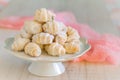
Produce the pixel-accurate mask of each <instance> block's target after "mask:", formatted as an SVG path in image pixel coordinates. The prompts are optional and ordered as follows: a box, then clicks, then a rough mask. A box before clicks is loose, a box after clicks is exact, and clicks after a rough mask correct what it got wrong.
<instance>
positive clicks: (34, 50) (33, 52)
mask: <svg viewBox="0 0 120 80" xmlns="http://www.w3.org/2000/svg"><path fill="white" fill-rule="evenodd" d="M24 51H25V54H28V55H30V56H33V57H37V56H40V55H41V48H40V47H39V45H37V44H36V43H33V42H30V43H28V44H27V45H26V46H25V49H24Z"/></svg>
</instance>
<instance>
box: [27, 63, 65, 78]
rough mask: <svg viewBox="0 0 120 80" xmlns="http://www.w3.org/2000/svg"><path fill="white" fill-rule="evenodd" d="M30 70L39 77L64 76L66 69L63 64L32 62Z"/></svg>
mask: <svg viewBox="0 0 120 80" xmlns="http://www.w3.org/2000/svg"><path fill="white" fill-rule="evenodd" d="M28 70H29V72H30V73H32V74H35V75H37V76H56V75H59V74H62V73H63V72H64V71H65V67H64V65H63V64H62V62H32V63H31V64H30V66H29V67H28Z"/></svg>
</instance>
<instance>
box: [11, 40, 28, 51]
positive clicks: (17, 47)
mask: <svg viewBox="0 0 120 80" xmlns="http://www.w3.org/2000/svg"><path fill="white" fill-rule="evenodd" d="M28 42H30V40H29V39H26V38H17V39H15V40H14V42H13V44H12V46H11V47H12V50H14V51H22V50H24V47H25V45H26V44H27V43H28Z"/></svg>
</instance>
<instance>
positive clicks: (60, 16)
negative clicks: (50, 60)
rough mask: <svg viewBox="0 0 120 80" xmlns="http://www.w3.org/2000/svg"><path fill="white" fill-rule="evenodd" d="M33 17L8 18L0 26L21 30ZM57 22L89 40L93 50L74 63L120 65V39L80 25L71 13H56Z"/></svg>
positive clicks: (0, 22) (0, 21)
mask: <svg viewBox="0 0 120 80" xmlns="http://www.w3.org/2000/svg"><path fill="white" fill-rule="evenodd" d="M31 19H33V17H16V16H15V17H14V16H13V17H8V18H4V19H1V20H0V26H1V27H4V28H9V29H16V30H20V29H21V28H22V26H23V24H24V21H25V20H31ZM56 20H58V21H62V22H63V23H64V24H66V25H68V26H71V27H73V28H75V29H76V30H78V32H79V34H80V36H81V37H84V38H86V39H87V40H88V42H89V44H90V45H91V49H90V50H89V51H88V52H87V53H86V54H84V55H83V56H81V57H80V58H77V59H74V62H79V61H83V60H84V61H88V62H107V63H110V64H120V38H119V37H117V36H114V35H111V34H103V35H101V34H99V33H97V32H95V31H94V30H93V29H92V28H90V27H89V26H88V25H85V24H79V23H78V22H77V20H76V19H75V17H74V15H73V14H72V13H69V12H62V13H56Z"/></svg>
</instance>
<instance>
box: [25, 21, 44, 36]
mask: <svg viewBox="0 0 120 80" xmlns="http://www.w3.org/2000/svg"><path fill="white" fill-rule="evenodd" d="M24 29H25V31H26V32H27V33H29V34H37V33H40V32H42V27H41V24H40V23H38V22H36V21H26V22H25V24H24Z"/></svg>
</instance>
